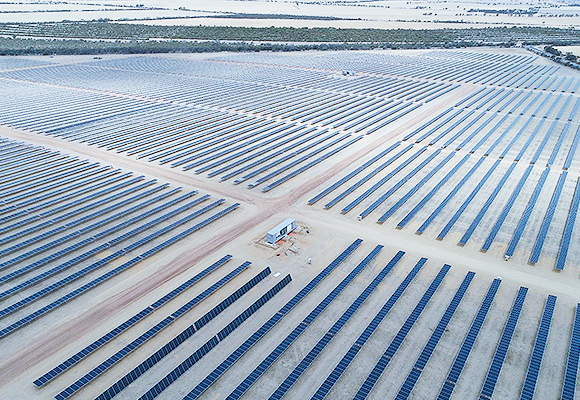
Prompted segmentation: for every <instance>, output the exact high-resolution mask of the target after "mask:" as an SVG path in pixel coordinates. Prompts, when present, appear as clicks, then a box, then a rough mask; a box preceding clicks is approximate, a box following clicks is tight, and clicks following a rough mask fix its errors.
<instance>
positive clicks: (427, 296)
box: [354, 264, 451, 400]
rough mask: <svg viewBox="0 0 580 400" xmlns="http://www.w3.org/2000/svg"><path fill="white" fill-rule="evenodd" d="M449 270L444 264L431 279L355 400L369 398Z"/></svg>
mask: <svg viewBox="0 0 580 400" xmlns="http://www.w3.org/2000/svg"><path fill="white" fill-rule="evenodd" d="M450 268H451V266H449V265H447V264H445V265H444V266H443V267H442V268H441V270H440V271H439V273H438V274H437V276H436V277H435V279H433V282H431V285H430V286H429V288H427V290H426V291H425V293H424V294H423V297H421V300H419V303H417V305H416V306H415V308H414V309H413V311H412V312H411V314H410V315H409V317H408V318H407V320H406V321H405V322H404V324H403V326H401V328H400V329H399V331H398V332H397V334H396V335H395V337H394V338H393V340H392V341H391V344H389V347H387V350H385V352H384V354H383V355H382V356H381V358H380V359H379V361H378V362H377V364H376V365H375V366H374V368H373V369H372V371H371V373H370V374H369V375H368V376H367V378H366V379H365V381H364V382H363V384H362V385H361V387H360V388H359V390H358V392H357V393H356V395H355V396H354V398H355V399H356V400H364V399H366V398H367V397H368V396H369V394H370V392H371V390H373V387H374V386H375V385H376V383H377V382H378V380H379V379H380V377H381V375H382V374H383V373H384V372H385V369H386V368H387V366H388V365H389V363H390V362H391V359H392V358H393V357H394V356H395V354H396V353H397V351H398V350H399V348H400V347H401V345H402V344H403V342H404V341H405V338H406V337H407V335H408V334H409V332H410V331H411V329H412V328H413V326H414V325H415V323H416V322H417V320H418V319H419V317H420V316H421V313H422V312H423V310H424V309H425V307H426V306H427V304H428V303H429V301H430V300H431V298H432V297H433V295H434V294H435V292H436V291H437V289H438V288H439V286H440V285H441V282H443V279H444V278H445V276H446V275H447V272H449V269H450Z"/></svg>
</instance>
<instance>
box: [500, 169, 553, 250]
mask: <svg viewBox="0 0 580 400" xmlns="http://www.w3.org/2000/svg"><path fill="white" fill-rule="evenodd" d="M549 173H550V168H546V169H545V170H544V172H542V175H541V176H540V179H539V180H538V183H537V184H536V188H535V189H534V192H533V193H532V196H531V197H530V200H529V201H528V204H527V205H526V208H525V210H524V213H523V214H522V217H521V218H520V221H519V222H518V226H517V227H516V230H515V231H514V234H513V236H512V239H511V241H510V243H509V245H508V247H507V250H506V252H505V255H506V256H509V257H511V256H513V255H514V252H515V250H516V247H517V245H518V243H519V241H520V239H521V237H522V235H523V233H524V229H525V228H526V224H527V223H528V220H529V219H530V217H531V215H532V211H533V210H534V206H535V205H536V202H537V201H538V197H539V196H540V193H541V192H542V188H543V187H544V184H545V183H546V179H547V178H548V174H549Z"/></svg>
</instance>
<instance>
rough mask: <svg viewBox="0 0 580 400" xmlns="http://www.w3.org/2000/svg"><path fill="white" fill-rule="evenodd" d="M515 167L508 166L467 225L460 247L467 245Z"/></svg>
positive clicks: (512, 165)
mask: <svg viewBox="0 0 580 400" xmlns="http://www.w3.org/2000/svg"><path fill="white" fill-rule="evenodd" d="M498 161H499V160H498ZM516 165H517V163H515V162H514V163H512V164H511V165H510V167H509V168H508V170H507V171H506V173H505V174H504V175H503V176H502V178H501V180H500V181H499V183H498V184H497V186H496V187H495V188H494V189H493V192H492V193H491V194H490V195H489V197H488V198H487V200H486V201H485V203H484V204H483V206H482V207H481V208H480V210H479V212H478V213H477V215H476V217H475V218H474V219H473V221H472V222H471V224H470V225H469V227H468V228H467V230H466V231H465V233H464V234H463V236H462V237H461V239H460V240H459V244H460V245H462V246H463V245H465V244H466V243H467V241H468V240H469V238H471V235H473V232H474V231H475V228H477V226H478V225H479V223H480V222H481V220H482V218H483V216H484V215H485V213H486V212H487V210H488V209H489V207H491V204H492V203H493V201H494V200H495V199H496V197H497V195H498V194H499V193H500V192H501V189H502V187H503V185H504V184H505V183H506V182H507V180H508V178H509V177H510V175H511V173H512V172H513V170H514V168H515V167H516Z"/></svg>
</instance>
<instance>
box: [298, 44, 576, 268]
mask: <svg viewBox="0 0 580 400" xmlns="http://www.w3.org/2000/svg"><path fill="white" fill-rule="evenodd" d="M456 53H459V52H456ZM335 57H338V56H335ZM348 57H350V56H348ZM348 57H347V58H348ZM423 57H425V58H426V57H429V53H426V55H424V56H423ZM480 57H483V56H480ZM504 57H508V56H504ZM323 58H324V57H323ZM360 58H362V57H361V56H359V59H360ZM377 58H378V59H380V58H381V57H377ZM417 58H419V57H417ZM519 61H522V60H519ZM519 61H518V62H519ZM376 62H377V63H380V62H381V61H376ZM389 62H391V61H389ZM393 62H394V61H393ZM527 62H529V65H528V66H529V67H530V68H532V66H533V62H532V59H528V60H527ZM508 64H510V63H509V62H508ZM516 64H517V62H516ZM520 67H522V68H524V67H523V65H520ZM536 67H538V69H540V68H543V67H540V66H535V67H533V68H536ZM544 67H546V68H547V66H544ZM425 68H427V67H425ZM550 68H551V67H550ZM554 68H556V67H554ZM556 71H557V68H556V69H555V70H553V71H552V72H551V73H547V76H546V77H545V78H546V79H548V78H550V77H551V75H552V74H556V75H555V76H554V77H553V78H554V79H557V81H558V82H561V81H562V79H560V77H559V75H557V74H558V72H556ZM483 73H484V72H483V71H482V74H483ZM484 74H485V75H493V74H496V75H497V76H498V77H499V75H501V74H503V72H502V70H501V68H500V69H491V70H487V71H485V73H484ZM508 75H509V74H507V75H505V76H506V78H507V76H508ZM532 75H533V74H532ZM540 76H542V75H541V74H540V75H539V76H538V77H537V78H538V79H539V77H540ZM514 79H515V78H514ZM544 80H545V79H544ZM564 81H565V82H571V81H569V79H568V78H567V76H564ZM478 82H479V83H480V84H482V86H481V87H479V88H477V89H473V90H472V91H471V93H470V94H467V95H465V96H463V98H462V99H460V100H459V101H457V102H456V103H455V104H454V105H453V106H452V107H449V108H446V109H445V110H444V111H443V112H440V113H437V114H435V116H433V117H431V119H429V120H428V121H427V122H423V121H421V123H417V124H416V126H413V125H411V126H410V127H409V128H408V129H406V131H405V132H403V133H402V134H401V135H400V136H399V138H398V140H396V141H394V142H393V141H391V142H387V143H385V144H383V145H381V146H380V147H378V148H377V149H376V150H375V151H372V152H369V154H368V155H367V156H366V157H364V158H361V160H360V164H362V165H360V166H357V165H354V166H352V167H351V168H350V170H348V169H347V170H346V173H343V174H341V175H339V176H338V178H336V179H335V181H334V182H333V181H331V182H330V183H329V185H328V186H327V187H325V188H324V187H323V188H321V189H320V190H318V191H317V192H316V193H315V195H314V196H313V197H311V199H310V200H309V201H308V204H310V205H314V204H318V203H319V204H323V205H324V208H325V209H331V208H333V207H334V206H337V205H339V206H341V208H339V210H340V212H341V213H342V214H348V213H351V212H353V211H355V210H356V211H355V212H356V213H357V215H356V217H357V218H358V219H359V220H362V219H365V218H367V217H369V216H371V215H372V214H376V215H377V218H376V221H377V222H378V223H379V224H384V223H387V224H394V226H395V227H396V228H399V229H404V228H407V227H408V228H410V229H415V230H416V233H418V234H427V236H433V235H435V236H434V237H435V238H436V239H439V240H444V239H446V238H447V237H449V236H454V237H455V236H457V235H459V239H458V240H457V243H458V244H459V245H461V246H464V245H468V244H469V243H471V242H475V244H474V246H479V248H480V249H481V251H484V252H485V251H488V250H493V248H494V247H495V248H498V247H499V248H501V247H502V246H504V247H503V254H504V256H505V257H506V259H509V258H510V257H513V256H516V257H518V258H524V259H525V260H526V261H528V260H529V262H530V263H532V264H534V263H537V262H538V260H540V257H541V255H542V253H544V255H545V258H546V259H550V258H553V259H554V260H555V262H554V268H555V269H557V270H563V269H564V268H565V266H566V265H567V264H572V265H575V266H578V265H579V263H580V261H579V260H578V254H576V253H574V254H571V253H570V252H569V251H568V250H569V249H570V243H571V240H572V239H571V238H572V236H573V235H575V234H574V225H575V216H576V213H577V208H578V207H577V205H578V204H577V203H578V201H576V200H578V196H577V195H575V193H574V192H572V191H571V190H570V185H571V183H570V182H566V177H567V175H568V172H569V171H571V170H573V169H575V168H577V167H578V165H579V164H578V161H577V159H578V157H577V149H578V142H579V141H580V125H579V124H580V113H579V112H578V110H579V109H580V97H578V96H577V95H576V93H575V92H572V93H562V92H559V91H558V90H556V88H554V90H553V91H552V90H540V87H542V86H543V85H539V86H538V85H529V86H525V87H520V88H510V89H508V88H503V87H498V86H497V83H494V82H496V80H495V79H487V80H485V79H484V80H478ZM514 82H515V80H514ZM565 86H566V87H568V85H565ZM547 87H552V86H550V85H548V86H547ZM558 87H559V86H558ZM556 177H559V178H560V182H559V183H558V185H557V186H555V187H554V185H553V184H552V183H551V181H552V180H554V179H556ZM570 179H574V178H570ZM546 182H548V184H546ZM550 195H552V198H553V200H552V202H551V203H550V204H546V202H545V201H544V199H545V198H546V197H548V196H550ZM554 215H557V218H553V217H554ZM540 216H544V223H543V224H542V225H541V226H538V225H537V224H535V223H533V222H530V221H534V220H536V219H537V218H539V217H540ZM566 216H568V221H566V218H563V217H566ZM514 221H515V222H514ZM437 229H438V231H437ZM437 232H438V233H437ZM548 232H550V234H551V235H553V236H554V237H561V238H562V239H561V240H560V241H559V243H556V242H557V241H556V240H549V241H548V242H549V245H548V246H544V244H545V242H546V239H547V235H548ZM576 234H577V232H576ZM518 250H519V251H518ZM526 252H527V255H526Z"/></svg>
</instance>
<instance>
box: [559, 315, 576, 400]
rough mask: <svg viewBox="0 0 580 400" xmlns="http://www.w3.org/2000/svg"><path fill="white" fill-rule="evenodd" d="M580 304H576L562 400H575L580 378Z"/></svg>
mask: <svg viewBox="0 0 580 400" xmlns="http://www.w3.org/2000/svg"><path fill="white" fill-rule="evenodd" d="M579 309H580V304H578V305H577V306H576V310H575V316H574V326H573V327H572V336H571V337H570V348H569V350H568V358H567V360H566V372H565V374H564V383H563V385H562V400H574V395H575V393H576V381H577V379H578V363H579V361H580V312H579Z"/></svg>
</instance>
